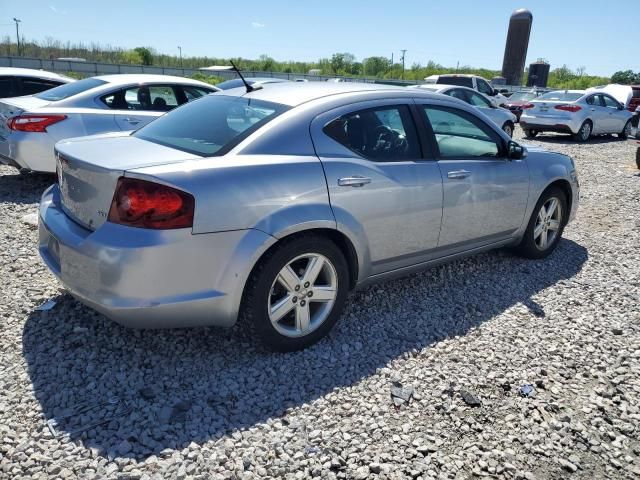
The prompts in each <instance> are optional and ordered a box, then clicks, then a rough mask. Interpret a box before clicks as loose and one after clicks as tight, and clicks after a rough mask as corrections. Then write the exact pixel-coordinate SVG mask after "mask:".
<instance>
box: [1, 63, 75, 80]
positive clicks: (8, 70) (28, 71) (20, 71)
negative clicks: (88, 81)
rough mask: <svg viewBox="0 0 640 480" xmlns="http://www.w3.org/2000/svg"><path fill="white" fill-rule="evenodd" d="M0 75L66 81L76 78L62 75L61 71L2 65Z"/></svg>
mask: <svg viewBox="0 0 640 480" xmlns="http://www.w3.org/2000/svg"><path fill="white" fill-rule="evenodd" d="M0 76H12V77H14V76H20V77H33V78H42V79H48V80H59V81H61V82H65V83H69V82H73V81H75V79H74V78H71V77H67V76H65V75H60V74H59V73H53V72H48V71H46V70H36V69H33V68H17V67H0Z"/></svg>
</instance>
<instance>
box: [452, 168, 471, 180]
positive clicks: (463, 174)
mask: <svg viewBox="0 0 640 480" xmlns="http://www.w3.org/2000/svg"><path fill="white" fill-rule="evenodd" d="M470 176H471V172H470V171H469V170H454V171H453V172H449V173H447V178H452V179H455V180H459V179H462V178H467V177H470Z"/></svg>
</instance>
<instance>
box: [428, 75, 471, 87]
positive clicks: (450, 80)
mask: <svg viewBox="0 0 640 480" xmlns="http://www.w3.org/2000/svg"><path fill="white" fill-rule="evenodd" d="M436 83H444V84H445V85H458V86H460V87H469V88H473V79H472V78H471V77H452V76H448V75H440V77H438V81H437V82H436Z"/></svg>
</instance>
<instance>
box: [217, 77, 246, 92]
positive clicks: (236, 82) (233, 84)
mask: <svg viewBox="0 0 640 480" xmlns="http://www.w3.org/2000/svg"><path fill="white" fill-rule="evenodd" d="M247 83H248V84H249V85H253V82H252V81H251V80H247ZM242 86H244V83H242V80H240V79H239V78H234V79H233V80H227V81H226V82H222V83H219V84H218V85H216V87H218V88H220V89H222V90H229V89H230V88H238V87H242Z"/></svg>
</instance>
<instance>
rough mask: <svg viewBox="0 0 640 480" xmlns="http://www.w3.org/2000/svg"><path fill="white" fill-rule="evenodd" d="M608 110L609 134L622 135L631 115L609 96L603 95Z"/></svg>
mask: <svg viewBox="0 0 640 480" xmlns="http://www.w3.org/2000/svg"><path fill="white" fill-rule="evenodd" d="M602 100H603V101H604V106H605V109H606V110H607V114H608V115H607V116H608V120H607V133H620V132H622V130H623V129H624V126H625V125H626V124H627V122H628V121H629V113H628V112H627V110H626V109H625V108H624V107H622V105H621V104H620V103H619V102H618V101H617V100H616V99H615V98H613V97H610V96H609V95H602Z"/></svg>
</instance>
